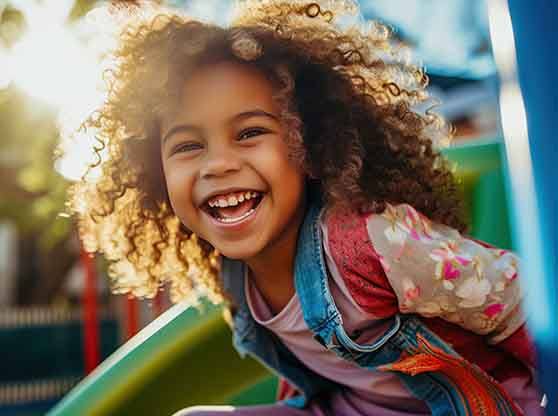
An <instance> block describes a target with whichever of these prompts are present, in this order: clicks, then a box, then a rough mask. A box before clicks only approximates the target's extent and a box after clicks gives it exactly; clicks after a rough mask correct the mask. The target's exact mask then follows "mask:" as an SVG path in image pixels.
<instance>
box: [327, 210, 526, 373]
mask: <svg viewBox="0 0 558 416" xmlns="http://www.w3.org/2000/svg"><path fill="white" fill-rule="evenodd" d="M368 215H370V214H357V213H355V212H350V211H340V210H337V211H332V212H330V213H329V215H328V216H327V218H326V227H327V233H328V240H329V249H330V253H331V256H332V257H333V260H334V262H335V264H336V265H337V268H338V270H339V273H340V274H341V276H342V277H343V280H344V281H345V284H346V285H347V288H348V289H349V292H350V293H351V295H352V296H353V298H354V299H355V301H356V303H357V304H358V305H359V306H360V307H361V308H362V309H364V310H365V311H366V312H369V313H372V314H374V315H376V316H378V317H379V318H386V317H389V316H393V315H394V314H395V313H397V312H398V310H399V307H398V303H397V297H396V295H395V292H394V291H393V289H392V288H391V285H390V284H389V281H388V279H387V277H386V275H385V272H384V270H383V268H382V265H381V263H380V260H379V256H378V254H377V253H376V251H375V250H374V247H373V246H372V243H371V241H370V239H369V237H368V230H367V227H366V218H367V217H368ZM479 243H481V244H482V245H485V246H488V245H487V244H486V243H484V242H479ZM422 320H423V322H425V323H426V324H427V326H428V327H429V328H430V329H431V330H432V331H433V332H434V333H436V334H437V335H438V336H439V337H441V338H442V339H443V340H444V341H446V342H447V343H448V344H450V345H451V346H452V347H453V348H454V349H455V350H456V351H457V352H458V353H459V354H461V355H462V356H463V357H464V358H465V359H467V360H468V361H471V362H474V363H475V364H477V365H478V366H479V367H481V368H482V369H483V370H485V371H486V372H488V373H490V374H491V375H492V376H493V377H494V378H496V379H497V380H500V381H502V380H504V379H507V378H509V377H513V376H517V375H522V376H524V375H525V374H526V373H529V370H528V369H527V368H526V367H525V365H527V366H531V367H533V366H534V362H535V358H534V357H535V354H534V351H535V350H534V346H533V343H532V341H531V339H530V337H529V334H528V332H527V330H526V329H525V326H523V327H521V328H520V330H518V331H516V332H515V333H514V334H513V335H511V336H510V337H508V338H507V339H506V340H505V341H503V342H501V343H499V344H498V345H496V346H492V345H489V344H488V343H487V342H486V340H485V337H483V336H481V335H477V334H475V333H473V332H470V331H466V330H464V329H463V328H461V327H459V326H457V325H455V324H452V323H450V322H447V321H444V320H442V319H440V318H422ZM522 363H523V364H525V365H523V364H522Z"/></svg>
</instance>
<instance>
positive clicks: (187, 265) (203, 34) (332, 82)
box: [69, 0, 464, 302]
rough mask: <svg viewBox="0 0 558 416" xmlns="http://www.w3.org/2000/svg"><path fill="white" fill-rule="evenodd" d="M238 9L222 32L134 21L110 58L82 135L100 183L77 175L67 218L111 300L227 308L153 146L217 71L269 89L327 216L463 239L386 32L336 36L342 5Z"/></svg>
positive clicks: (415, 74) (417, 85)
mask: <svg viewBox="0 0 558 416" xmlns="http://www.w3.org/2000/svg"><path fill="white" fill-rule="evenodd" d="M237 6H238V8H237V11H236V18H235V19H234V20H233V21H232V23H231V24H230V25H229V26H228V27H225V28H223V27H219V26H216V25H212V24H207V23H202V22H200V21H195V20H191V19H189V18H187V17H186V16H183V15H181V14H180V13H179V12H177V11H169V10H164V11H161V10H157V8H155V9H154V10H155V11H154V12H153V13H145V11H143V14H142V17H141V18H140V17H139V14H137V15H136V21H135V22H128V23H127V26H126V28H125V30H123V31H122V33H121V34H120V38H119V44H118V46H117V47H116V48H115V50H114V51H112V53H111V58H112V66H111V68H110V69H109V70H106V72H105V77H104V79H105V81H106V86H107V99H106V100H105V102H104V104H103V105H102V107H101V108H98V109H97V110H96V111H95V112H94V113H92V115H91V116H90V117H89V118H88V119H87V120H86V121H85V122H84V124H83V126H82V127H83V128H85V129H89V130H92V131H94V133H95V137H96V140H97V142H98V146H97V147H96V149H95V151H96V152H97V156H98V161H97V163H96V164H95V166H96V167H97V168H98V169H99V170H100V172H101V173H100V177H99V178H97V179H96V180H88V179H87V177H85V176H84V178H83V179H82V181H80V182H79V183H77V184H76V185H75V186H74V187H73V189H72V193H71V197H70V201H69V206H70V208H71V209H72V210H73V212H75V213H77V214H78V217H79V219H80V222H79V224H80V232H81V236H82V239H83V240H84V243H85V246H86V248H87V249H88V250H91V251H100V252H103V253H104V254H105V256H106V257H107V258H108V260H110V262H111V266H110V268H109V272H110V275H111V277H112V279H113V287H114V290H115V291H116V292H120V293H130V294H132V295H135V296H140V297H152V296H154V295H155V294H156V292H157V290H159V288H161V287H162V286H163V285H166V284H169V285H170V287H171V296H172V298H173V300H175V301H177V300H179V299H183V298H185V297H188V298H189V299H190V300H192V301H195V300H196V299H198V298H199V297H200V296H208V297H209V298H210V299H212V300H213V301H214V302H219V301H221V300H223V298H224V297H225V296H226V294H225V293H224V291H223V289H222V288H221V285H220V281H219V279H218V276H217V275H218V256H219V253H218V252H217V251H216V250H215V249H214V248H213V247H212V246H211V245H210V244H209V243H207V242H206V241H203V240H202V239H198V238H197V236H196V235H194V234H192V233H191V232H189V231H188V230H186V229H185V228H184V227H182V226H181V225H180V223H179V220H178V219H177V218H176V216H175V215H174V213H173V212H172V209H171V208H170V203H169V199H168V195H167V191H166V189H165V180H164V176H163V172H162V166H161V156H160V137H159V136H160V123H161V120H162V118H163V115H168V114H170V113H172V112H173V111H176V110H177V108H178V103H179V100H180V91H181V85H182V84H183V83H184V81H185V79H186V78H187V77H188V76H189V74H191V73H192V71H193V70H195V69H196V68H198V67H200V66H201V65H206V64H211V63H216V62H220V61H234V62H240V63H242V64H244V65H250V66H253V67H255V68H257V69H259V70H260V71H262V73H264V74H265V75H266V76H267V78H268V79H269V80H270V81H271V82H272V84H273V86H274V92H275V93H274V99H275V100H276V102H277V103H278V107H279V108H280V118H281V122H282V123H283V125H284V126H285V131H286V132H287V137H286V138H285V140H286V141H287V144H288V146H289V149H290V156H291V157H292V158H293V160H294V161H296V163H298V164H299V166H300V167H301V168H302V169H303V171H304V172H305V173H306V174H307V177H308V178H309V182H310V183H311V184H312V186H313V189H315V190H317V192H319V193H320V194H321V195H322V198H323V200H324V201H325V202H326V203H328V204H331V205H332V206H335V205H336V204H342V205H349V206H351V207H352V208H355V209H359V210H368V211H374V212H379V211H381V210H383V209H384V207H385V203H386V202H389V203H403V202H404V203H409V204H411V205H413V206H414V207H415V208H416V209H417V210H419V211H421V212H423V213H424V214H425V215H428V216H429V217H430V218H432V219H433V220H436V221H439V222H442V223H445V224H447V225H451V226H453V227H455V228H457V229H459V230H463V229H464V223H463V221H462V219H461V218H462V216H461V205H460V202H459V197H458V192H457V185H456V181H455V179H454V177H453V175H452V173H451V170H450V169H449V167H448V164H447V162H446V161H445V160H444V159H443V157H441V155H440V153H439V152H438V151H437V150H435V148H436V147H435V143H438V142H440V141H443V140H447V139H448V138H449V137H450V135H451V131H450V129H449V128H448V126H447V125H446V124H445V123H444V121H443V120H442V119H441V118H439V117H438V116H437V115H436V114H435V113H433V112H431V111H429V110H427V111H425V112H422V113H420V112H418V111H417V110H415V108H416V107H417V106H418V105H419V104H422V105H424V103H428V100H429V97H428V95H427V93H426V92H425V87H426V84H427V82H428V79H427V77H426V75H425V74H424V72H423V70H422V69H421V68H420V67H417V66H415V65H412V64H411V63H410V62H409V59H408V56H407V54H406V50H405V49H404V48H403V46H402V45H400V44H398V43H397V42H396V41H395V40H394V39H392V37H391V36H390V30H389V29H388V28H387V27H386V26H384V25H382V24H379V23H376V22H367V23H365V22H363V21H359V22H357V23H355V24H352V25H348V24H342V22H343V19H344V18H345V17H347V15H353V16H355V15H358V7H357V6H356V4H355V3H353V2H351V1H348V0H347V1H342V0H329V1H322V2H319V3H318V2H314V3H303V2H301V1H292V0H291V1H284V0H265V1H262V0H244V1H241V2H239V3H238V4H237ZM132 15H134V10H132ZM357 20H358V19H357Z"/></svg>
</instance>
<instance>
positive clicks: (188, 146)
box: [172, 142, 202, 154]
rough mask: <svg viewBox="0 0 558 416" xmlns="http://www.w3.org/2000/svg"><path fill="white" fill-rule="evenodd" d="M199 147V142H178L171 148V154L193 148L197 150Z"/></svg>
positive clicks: (200, 146)
mask: <svg viewBox="0 0 558 416" xmlns="http://www.w3.org/2000/svg"><path fill="white" fill-rule="evenodd" d="M201 148H202V145H201V144H200V143H196V142H187V143H180V144H177V145H176V146H175V147H174V148H173V149H172V154H175V153H186V152H192V151H194V150H198V149H201Z"/></svg>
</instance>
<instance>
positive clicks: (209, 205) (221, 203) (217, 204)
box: [202, 191, 265, 224]
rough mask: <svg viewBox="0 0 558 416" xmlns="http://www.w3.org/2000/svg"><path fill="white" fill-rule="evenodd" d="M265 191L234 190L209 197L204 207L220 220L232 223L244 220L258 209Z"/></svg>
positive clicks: (208, 212)
mask: <svg viewBox="0 0 558 416" xmlns="http://www.w3.org/2000/svg"><path fill="white" fill-rule="evenodd" d="M264 195H265V193H263V192H257V191H241V192H233V193H230V194H227V195H218V196H216V197H212V198H210V199H208V200H207V201H206V202H205V203H204V204H203V206H202V209H203V210H204V211H205V212H206V213H207V214H209V215H210V216H211V217H213V218H214V219H216V220H217V221H219V222H222V223H225V224H230V223H235V222H239V221H242V220H243V219H245V218H247V217H249V216H250V215H252V213H254V211H256V209H257V207H258V205H259V204H260V203H261V201H262V199H263V197H264Z"/></svg>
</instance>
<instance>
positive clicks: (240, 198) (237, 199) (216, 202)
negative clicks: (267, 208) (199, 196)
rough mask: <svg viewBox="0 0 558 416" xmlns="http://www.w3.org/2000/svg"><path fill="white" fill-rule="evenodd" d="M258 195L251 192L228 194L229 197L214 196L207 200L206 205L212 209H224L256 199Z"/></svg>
mask: <svg viewBox="0 0 558 416" xmlns="http://www.w3.org/2000/svg"><path fill="white" fill-rule="evenodd" d="M258 195H259V193H258V192H253V191H245V192H235V193H234V194H230V195H218V196H215V197H213V198H211V199H209V201H207V203H208V204H209V206H210V207H212V208H214V207H220V208H225V207H230V206H235V205H238V204H239V203H241V202H244V201H247V200H249V199H252V198H256V197H257V196H258Z"/></svg>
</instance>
